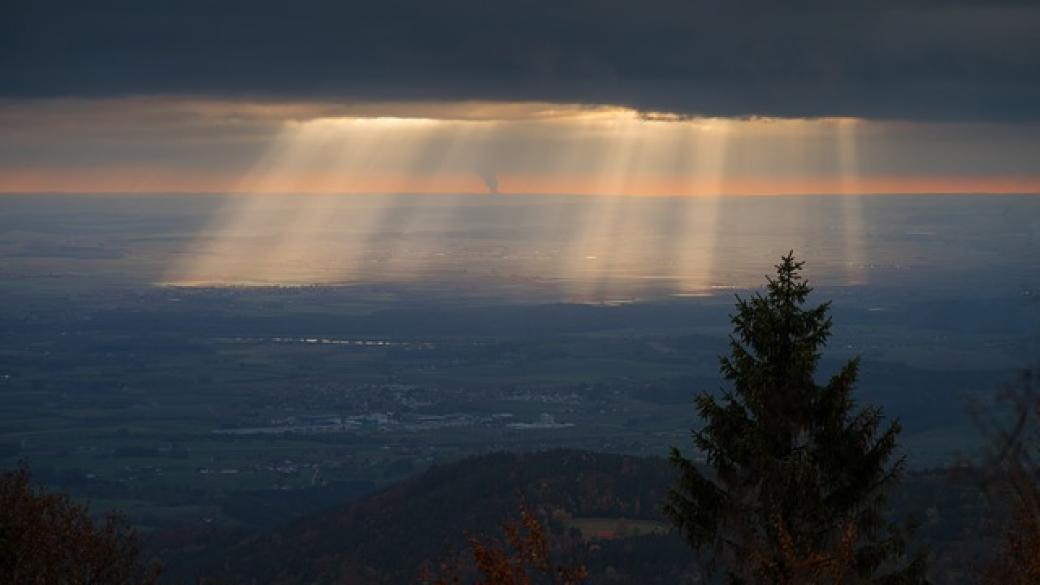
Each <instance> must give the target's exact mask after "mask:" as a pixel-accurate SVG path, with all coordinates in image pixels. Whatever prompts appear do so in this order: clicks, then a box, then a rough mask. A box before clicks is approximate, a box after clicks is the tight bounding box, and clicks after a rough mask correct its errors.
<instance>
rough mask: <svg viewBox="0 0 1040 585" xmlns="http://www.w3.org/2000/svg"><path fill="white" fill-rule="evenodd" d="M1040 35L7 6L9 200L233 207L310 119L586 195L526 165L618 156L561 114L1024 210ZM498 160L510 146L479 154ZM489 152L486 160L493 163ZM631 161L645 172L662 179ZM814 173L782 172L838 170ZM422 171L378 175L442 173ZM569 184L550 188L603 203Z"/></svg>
mask: <svg viewBox="0 0 1040 585" xmlns="http://www.w3.org/2000/svg"><path fill="white" fill-rule="evenodd" d="M1037 31H1040V3H1037V2H1029V1H1020V2H1016V1H992V0H989V1H959V2H958V1H943V2H939V1H935V2H930V1H914V0H898V1H897V0H876V1H872V2H836V1H833V0H831V1H818V2H817V1H805V2H802V1H794V2H776V1H775V0H730V1H726V2H708V1H697V0H693V1H690V0H674V1H662V0H653V1H642V2H622V1H619V0H575V1H562V0H555V1H549V0H526V1H512V2H491V1H487V0H464V1H448V2H431V1H428V0H381V1H372V2H358V1H347V2H344V1H340V2H313V1H305V2H272V1H269V0H252V1H249V2H214V1H212V0H210V1H205V2H202V1H194V0H182V1H176V2H174V1H170V2H146V1H142V0H127V1H117V2H109V1H96V2H73V1H56V0H34V1H32V2H18V3H14V4H13V5H12V6H8V7H6V8H5V10H4V14H3V18H0V71H2V72H3V74H2V75H0V190H2V191H19V190H29V191H32V190H76V187H77V185H79V186H81V187H82V188H83V189H84V190H105V189H134V188H140V189H143V190H174V191H177V190H186V191H206V190H220V189H227V188H232V186H233V185H234V184H236V177H240V176H241V175H243V174H244V173H247V172H248V171H249V169H251V168H253V167H254V166H255V164H256V162H257V160H259V159H262V158H264V157H265V156H266V157H267V160H270V158H271V157H270V153H271V150H272V149H277V148H279V144H281V146H283V147H284V142H285V141H286V140H290V141H298V140H299V139H300V137H299V133H298V132H297V133H296V134H292V133H291V132H289V133H287V132H288V131H287V125H292V124H299V123H302V122H306V121H308V120H313V119H317V118H322V117H342V116H419V117H433V118H438V119H443V120H448V121H453V123H456V126H455V127H454V129H447V130H445V129H443V128H442V129H441V130H440V131H439V133H437V134H436V136H433V137H432V138H431V137H430V136H427V137H426V138H424V140H425V142H424V145H425V146H424V147H430V148H443V143H444V140H445V139H447V140H449V141H451V142H452V143H453V144H456V145H457V150H459V151H460V152H467V151H472V152H474V153H477V154H481V153H483V154H481V156H480V157H478V158H481V160H479V161H476V162H472V164H470V163H469V162H467V163H466V164H462V163H459V164H461V165H462V166H466V165H467V164H468V165H469V166H471V167H479V169H478V170H477V171H475V172H476V176H477V177H478V179H479V178H480V177H481V176H483V177H484V179H487V178H488V177H489V176H490V175H495V176H497V175H498V174H505V175H509V174H510V173H512V174H513V175H515V176H514V179H517V180H519V175H521V174H523V173H527V174H528V175H529V176H527V179H526V180H527V182H526V183H524V184H526V185H528V186H530V185H533V184H535V183H533V182H532V181H533V180H534V178H536V176H540V177H541V179H539V180H542V181H543V183H545V182H546V181H548V182H550V183H551V182H552V178H551V176H550V175H552V174H553V173H556V175H557V176H560V177H562V175H563V174H567V173H568V172H570V174H571V175H575V174H580V173H577V171H574V172H571V171H573V169H567V168H561V165H560V164H558V160H557V162H556V163H551V161H542V163H537V159H538V157H532V156H526V155H525V157H520V156H519V154H518V153H524V152H529V151H532V150H538V149H539V146H538V145H539V144H543V143H545V144H549V147H547V148H545V149H544V150H543V154H546V155H547V156H548V155H551V156H554V157H556V158H557V159H558V158H559V157H560V156H565V154H566V153H571V154H572V151H574V150H576V149H577V150H581V151H584V152H585V153H595V152H597V149H598V151H602V152H603V153H606V152H607V151H609V150H610V148H611V146H610V144H614V147H615V150H616V147H617V142H616V141H615V142H610V140H611V139H610V138H609V137H607V138H604V140H606V141H607V142H606V143H600V144H599V146H597V145H596V144H597V143H596V142H595V140H594V139H589V138H588V137H587V136H585V137H573V136H572V137H571V138H567V139H564V140H563V141H564V142H566V143H567V144H566V146H565V147H564V146H560V141H561V139H559V135H561V134H568V135H573V134H574V133H575V132H579V131H583V130H582V129H583V128H584V130H587V127H585V126H581V125H575V122H574V120H573V117H568V116H559V115H557V114H556V113H554V114H553V115H551V116H548V117H550V118H553V119H554V120H557V121H558V122H559V125H557V126H551V125H549V126H547V125H546V122H545V121H544V120H542V121H540V122H537V123H535V122H531V120H530V118H531V116H532V115H542V114H540V113H539V112H544V111H545V110H546V109H552V107H551V105H552V104H556V105H557V106H555V108H556V109H564V110H567V109H572V108H579V109H580V108H593V109H594V108H601V109H611V110H615V111H618V112H641V113H643V114H646V113H649V112H657V113H669V114H674V115H677V117H690V118H724V119H735V118H763V117H764V118H783V119H818V118H826V119H836V118H843V119H844V118H854V119H857V120H858V121H859V124H858V125H857V126H856V129H857V130H856V133H855V134H856V137H855V138H853V139H852V140H853V144H854V145H855V146H856V148H855V152H854V154H855V155H856V156H857V157H858V158H859V159H861V160H857V161H856V164H855V165H854V166H855V168H856V173H857V174H859V175H861V177H860V178H866V179H869V178H870V177H872V176H873V177H875V178H876V179H877V180H878V181H880V180H882V179H884V180H889V179H892V178H893V177H916V178H917V179H918V180H923V179H921V178H922V177H928V178H931V179H935V178H936V177H941V178H943V180H944V181H946V183H947V184H948V183H950V182H951V181H953V180H956V179H958V178H960V179H962V180H964V181H967V182H970V181H975V183H973V185H974V186H975V187H973V189H970V190H975V188H979V189H982V190H985V186H986V181H987V180H989V181H990V183H991V184H992V185H993V190H1018V191H1022V190H1030V189H1032V186H1035V185H1037V184H1040V183H1038V182H1037V181H1036V177H1037V176H1038V175H1040V171H1038V166H1037V165H1038V159H1037V155H1036V154H1034V153H1036V152H1037V151H1038V149H1037V146H1038V145H1040V131H1038V128H1040V34H1038V33H1037ZM530 104H535V106H531V105H530ZM546 104H549V105H550V106H546ZM532 111H533V112H535V114H532ZM627 116H628V114H627V113H626V114H624V115H622V116H621V117H620V118H619V120H621V125H622V127H623V128H625V129H627V130H629V131H630V132H629V134H634V135H636V136H637V137H635V138H633V137H632V136H628V137H627V138H624V139H623V140H627V141H628V142H630V143H633V144H639V145H641V144H643V143H644V142H645V140H644V139H643V138H638V136H639V135H641V134H642V133H646V134H647V136H650V135H653V136H655V137H656V136H659V135H661V132H660V131H659V130H656V129H650V130H647V128H650V126H649V125H648V124H647V123H644V122H639V123H634V124H635V125H632V124H630V123H629V121H628V118H627ZM472 118H478V119H482V120H484V121H490V122H495V121H499V122H501V121H505V122H506V124H505V126H502V125H500V127H498V128H497V129H496V130H495V131H494V132H490V131H488V130H487V127H486V126H482V127H481V128H483V130H481V131H480V132H476V133H474V132H470V131H469V130H467V128H471V126H467V125H465V124H462V125H458V124H461V122H458V121H459V120H467V119H472ZM659 119H660V118H659ZM673 123H674V124H678V125H682V124H684V122H682V121H681V120H676V121H674V122H673ZM820 124H822V125H820V126H818V127H816V128H815V129H812V127H811V126H802V127H801V128H802V129H803V130H806V131H807V132H808V134H809V135H811V136H816V138H813V139H811V140H808V142H810V143H812V144H814V145H815V146H811V147H810V148H819V149H821V150H827V148H829V146H828V144H829V143H828V142H827V141H828V140H831V141H832V142H833V140H837V139H836V138H834V139H826V138H819V135H827V132H828V130H827V129H828V128H831V127H832V126H828V125H827V124H826V123H820ZM686 127H687V128H692V126H689V125H688V124H687V126H686ZM676 128H678V126H677V127H676ZM762 128H763V127H761V126H755V125H753V124H748V123H735V124H733V125H731V126H730V127H729V131H730V135H731V136H732V137H733V140H732V141H729V143H730V146H732V143H742V142H743V143H747V144H745V146H743V147H741V148H744V151H749V150H755V149H756V148H758V149H761V150H765V151H768V150H770V148H771V147H772V148H775V147H777V146H780V147H783V146H785V145H786V146H790V144H792V142H791V140H792V139H791V137H790V136H789V135H788V134H785V133H781V134H784V136H783V137H781V138H777V136H776V133H775V132H768V131H763V130H762ZM398 131H399V129H396V128H391V127H387V128H385V129H384V130H383V132H390V133H392V132H398ZM673 131H674V132H680V130H678V129H673ZM579 133H580V132H579ZM821 133H822V134H821ZM554 136H555V137H556V138H555V139H554ZM863 136H867V137H868V139H867V142H866V143H863V144H862V145H861V144H860V143H861V142H862V141H863V140H864V139H863ZM445 137H447V138H445ZM341 138H342V139H341V140H340V142H341V146H343V147H344V148H348V147H350V146H351V144H354V142H352V141H353V140H354V138H352V137H349V136H348V137H341ZM438 140H439V141H440V142H438ZM755 140H758V141H759V144H758V146H757V147H756V146H751V145H750V143H751V142H752V141H755ZM770 140H773V141H776V140H779V142H773V143H770V142H769V141H770ZM813 140H816V142H815V143H814V142H812V141H813ZM279 141H281V142H279ZM380 141H382V139H380ZM482 141H483V142H482ZM488 141H491V142H494V143H495V144H498V145H499V146H497V147H496V148H494V149H491V150H487V149H485V148H483V146H484V145H486V143H487V142H488ZM817 143H818V144H817ZM503 144H511V145H512V146H503ZM625 144H626V143H624V142H622V146H621V148H622V149H625V148H630V146H625ZM835 145H836V143H834V144H831V146H830V147H831V148H837V146H835ZM847 146H848V145H846V148H847ZM861 146H862V147H861ZM640 148H641V147H640ZM662 148H663V147H662ZM565 151H566V153H565ZM488 152H492V153H496V154H497V155H498V159H497V160H484V159H487V158H488V154H487V153H488ZM729 152H730V153H732V152H734V151H733V150H732V148H730V149H729ZM737 152H738V154H737V155H736V157H735V158H734V157H733V156H729V157H728V161H729V162H728V163H727V169H728V170H727V172H732V173H738V172H744V173H745V175H748V176H752V175H753V176H756V177H760V178H761V177H765V178H766V179H768V178H769V177H771V176H772V175H770V174H769V173H766V172H763V171H762V170H761V169H765V168H773V167H775V166H777V165H789V162H790V161H787V160H786V159H785V158H784V157H782V156H781V157H773V158H770V157H768V156H765V155H764V154H760V155H755V156H750V155H747V156H742V155H740V154H739V152H743V151H740V150H739V149H738V151H737ZM886 153H887V154H886ZM566 155H568V156H569V154H566ZM460 156H461V155H460ZM474 156H475V155H474ZM640 156H642V158H641V159H640V165H644V166H645V165H651V166H653V165H654V164H657V166H662V164H661V163H654V162H653V161H649V160H647V157H646V155H645V154H644V155H640ZM518 157H519V158H523V161H521V162H522V164H518V163H516V162H515V160H516V159H517V158H518ZM419 158H420V159H422V157H419ZM427 158H428V157H427ZM672 158H674V157H672ZM825 158H826V157H823V158H820V159H819V160H815V162H810V163H807V164H806V166H805V167H804V168H803V169H795V171H791V168H790V167H789V166H788V167H787V169H786V170H785V171H784V172H786V173H787V174H790V173H791V172H796V173H797V172H804V173H806V174H807V175H812V176H813V177H816V178H819V177H823V176H828V173H829V174H832V175H833V174H835V173H837V172H839V171H840V172H847V171H848V169H847V168H846V169H844V170H842V169H837V167H835V165H833V164H832V165H831V166H830V167H828V166H827V164H826V161H825V160H824V159H825ZM831 158H833V159H835V160H836V157H831ZM585 159H588V160H587V161H585V162H581V160H582V156H580V155H579V156H577V160H578V162H579V163H581V164H583V165H584V166H583V167H582V168H583V169H585V170H584V171H583V172H586V173H595V172H603V169H602V168H601V167H603V166H604V165H608V164H616V162H617V161H616V156H615V158H614V159H611V158H610V157H609V156H607V155H606V154H604V155H603V156H602V157H600V158H599V159H597V158H596V156H595V155H594V154H587V155H586V156H585ZM597 160H598V163H597V162H596V161H597ZM589 161H592V162H589ZM821 161H823V162H821ZM536 163H537V164H536ZM539 164H541V166H538V165H539ZM597 164H598V165H599V167H597ZM669 164H671V163H669ZM734 165H736V166H734ZM665 166H667V165H665ZM679 166H680V167H681V166H682V165H681V164H680V165H679ZM756 166H758V167H760V168H759V170H758V171H757V172H756V170H755V169H754V168H752V167H756ZM847 166H848V163H847V162H846V164H845V167H847ZM429 167H430V165H429V164H426V166H423V165H416V164H415V163H414V161H412V163H410V166H401V167H399V168H397V169H396V170H391V171H388V172H397V173H407V172H415V171H417V170H422V171H423V172H433V171H437V169H432V171H431V169H430V168H429ZM693 167H696V165H691V167H690V168H693ZM489 169H490V170H489ZM741 169H743V171H741ZM835 169H837V170H835ZM680 170H681V169H680ZM689 172H691V171H690V169H687V170H686V173H687V174H689ZM679 174H682V173H679ZM127 177H130V178H131V180H128V179H127ZM149 177H150V178H149ZM547 177H548V178H547ZM571 179H573V180H570V179H569V182H568V181H562V179H561V182H560V184H561V185H570V186H574V185H577V184H578V183H581V182H582V180H584V184H585V185H586V186H588V185H591V184H592V182H590V181H591V179H589V178H588V177H586V178H585V179H574V178H573V177H571ZM931 179H929V180H931ZM521 183H523V181H520V182H514V184H515V185H517V186H518V188H519V185H520V184H521ZM309 184H314V181H311V182H310V183H309ZM479 184H480V181H478V186H479ZM935 184H936V185H938V184H939V183H935ZM965 184H967V183H965ZM1011 184H1014V185H1017V187H1015V189H1007V188H1006V187H1007V186H1008V185H1011ZM999 185H1004V187H1005V188H1002V189H998V188H997V187H998V186H999ZM92 186H93V187H92ZM546 189H548V190H554V189H551V188H549V187H546ZM897 190H898V189H897Z"/></svg>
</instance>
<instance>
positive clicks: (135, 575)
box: [0, 467, 159, 585]
mask: <svg viewBox="0 0 1040 585" xmlns="http://www.w3.org/2000/svg"><path fill="white" fill-rule="evenodd" d="M158 577H159V570H158V567H156V566H153V565H149V564H146V563H144V562H142V560H141V553H140V549H139V547H138V544H137V538H136V536H135V534H134V531H133V530H132V529H131V527H130V526H129V525H128V524H127V522H126V520H125V519H123V518H122V517H121V516H117V515H109V516H108V517H106V518H105V520H104V521H103V522H101V523H100V524H95V523H94V522H93V521H92V520H91V518H90V515H89V514H88V513H87V510H86V508H85V507H83V506H81V505H79V504H76V503H73V502H72V501H71V500H70V499H69V497H68V496H66V495H58V494H50V493H47V492H45V491H43V490H42V489H40V488H35V487H33V486H32V485H31V483H30V478H29V472H28V471H27V470H26V469H25V468H24V467H23V468H20V469H17V470H14V471H10V472H6V473H3V474H0V583H4V584H5V585H53V584H67V585H80V584H82V585H154V584H155V583H157V581H158Z"/></svg>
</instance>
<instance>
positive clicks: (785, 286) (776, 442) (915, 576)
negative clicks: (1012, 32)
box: [665, 253, 925, 585]
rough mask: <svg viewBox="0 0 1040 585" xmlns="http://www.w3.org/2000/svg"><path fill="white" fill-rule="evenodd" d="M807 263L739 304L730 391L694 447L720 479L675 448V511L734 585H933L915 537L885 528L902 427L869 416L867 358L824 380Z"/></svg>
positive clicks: (823, 322) (824, 323)
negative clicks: (858, 390)
mask: <svg viewBox="0 0 1040 585" xmlns="http://www.w3.org/2000/svg"><path fill="white" fill-rule="evenodd" d="M802 266H803V263H802V262H798V261H796V260H795V258H794V254H793V253H790V254H788V255H786V256H784V257H783V258H781V260H780V263H779V264H778V265H777V266H776V276H775V277H772V278H770V277H767V280H768V286H767V288H766V293H765V294H764V295H763V294H761V293H756V294H754V295H753V296H752V297H751V298H748V299H742V298H739V297H738V300H737V313H736V314H735V315H733V316H732V318H731V319H732V323H733V329H734V332H733V335H732V336H731V337H730V355H729V356H728V357H723V358H721V368H720V369H721V373H722V375H723V377H724V378H725V379H726V380H727V381H728V382H729V384H730V387H731V389H729V390H725V391H723V392H722V394H721V397H718V398H717V397H715V396H713V395H711V394H708V393H702V394H700V395H699V396H697V398H696V406H697V411H698V413H699V415H700V417H701V419H702V420H703V421H704V426H703V428H701V429H700V430H696V431H694V432H693V443H694V446H695V447H696V449H697V450H698V451H699V452H700V453H703V454H704V455H705V457H706V459H707V464H708V466H709V467H710V468H711V473H710V474H706V473H704V472H702V471H701V469H700V468H698V466H697V465H695V464H694V462H693V461H691V460H690V459H688V458H686V457H684V456H683V455H682V454H681V453H680V452H679V450H678V449H673V450H672V457H671V458H672V462H673V463H674V464H675V465H676V466H677V467H678V469H679V472H680V477H679V480H678V481H677V483H676V485H675V486H674V487H673V488H672V489H671V490H670V492H669V495H668V501H667V504H666V507H665V512H666V514H667V515H668V517H669V518H670V519H671V520H672V522H673V523H674V524H675V525H676V526H677V527H678V528H679V529H680V530H681V531H682V533H683V535H684V536H685V537H686V539H687V541H688V542H689V543H690V545H691V546H692V547H693V548H695V549H697V550H698V551H700V552H702V553H704V554H705V556H706V557H708V558H710V559H711V562H710V564H709V569H710V570H712V571H714V572H717V573H720V574H721V575H723V576H724V578H725V579H726V580H727V581H728V582H729V583H733V584H738V583H739V584H750V583H762V584H796V583H797V584H800V585H806V584H821V585H822V584H831V583H864V582H865V583H921V582H924V572H925V562H924V556H923V554H920V555H916V556H914V557H912V558H907V556H906V554H905V550H906V544H907V542H906V540H907V536H908V532H909V529H908V528H906V527H902V526H899V525H896V524H894V523H891V522H889V521H888V520H887V519H886V508H887V501H886V495H887V493H888V491H889V490H890V489H891V487H892V486H893V485H894V484H895V482H896V481H897V480H898V478H899V476H900V473H901V471H902V468H903V461H902V459H896V460H895V461H893V458H894V456H895V449H896V438H897V436H898V434H899V432H900V427H899V424H898V423H897V422H892V423H890V424H888V425H887V426H883V425H882V419H883V417H882V413H881V411H880V409H878V408H874V407H865V408H857V406H856V403H855V401H854V399H853V389H854V386H855V382H856V378H857V373H858V366H859V360H858V358H857V359H853V360H849V361H848V362H847V363H846V364H845V365H844V367H842V368H841V370H840V371H839V372H838V373H837V374H836V375H834V376H833V377H832V378H831V379H830V380H829V381H828V382H827V383H826V384H824V385H818V384H817V383H816V382H815V379H814V377H815V373H816V369H817V366H818V364H819V362H820V358H821V353H822V350H823V347H824V346H825V344H826V342H827V339H828V337H829V336H830V330H831V319H830V317H829V316H828V311H829V308H830V304H829V303H824V304H821V305H818V306H816V307H808V308H807V307H806V306H805V305H806V301H807V299H808V296H809V293H810V292H811V291H812V288H811V287H810V286H809V284H808V283H807V282H806V281H805V280H804V279H803V277H802V275H801V271H802Z"/></svg>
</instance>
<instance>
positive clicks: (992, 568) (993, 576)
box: [979, 370, 1040, 585]
mask: <svg viewBox="0 0 1040 585" xmlns="http://www.w3.org/2000/svg"><path fill="white" fill-rule="evenodd" d="M1036 375H1037V374H1036V372H1034V371H1029V370H1027V371H1025V372H1023V373H1022V377H1021V378H1020V379H1019V381H1018V383H1017V384H1015V385H1012V386H1011V387H1009V388H1007V390H1006V391H1005V393H1004V394H1003V396H1002V399H1003V400H1002V402H1003V403H1004V404H1006V405H1008V406H1010V408H1011V414H1012V415H1013V416H1012V417H1011V418H1010V421H1008V420H1007V419H1005V418H1003V417H995V418H982V419H980V420H979V422H980V426H981V427H982V429H983V431H984V432H986V433H987V434H988V435H989V440H990V445H991V446H992V447H993V449H994V453H993V460H992V462H991V464H990V465H989V466H988V469H989V474H988V476H987V477H986V478H985V480H986V482H985V487H986V488H987V491H988V492H989V494H990V496H991V497H992V498H993V499H994V500H996V503H997V504H998V506H999V507H1001V508H1005V509H1006V510H1007V511H1008V513H1009V518H1008V521H1007V524H1006V526H1005V527H1004V534H1003V546H1002V547H1001V549H1000V550H999V551H998V552H997V555H996V557H995V558H994V559H993V560H992V562H991V563H990V564H989V566H987V567H986V568H985V570H984V572H983V580H984V581H985V582H986V583H992V584H993V585H998V584H999V585H1027V584H1035V583H1040V461H1038V459H1037V458H1038V457H1040V452H1038V448H1040V389H1038V388H1037V387H1036V382H1035V376H1036Z"/></svg>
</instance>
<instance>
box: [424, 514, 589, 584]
mask: <svg viewBox="0 0 1040 585" xmlns="http://www.w3.org/2000/svg"><path fill="white" fill-rule="evenodd" d="M502 533H503V535H504V536H505V539H504V540H492V539H487V538H477V537H473V536H470V537H468V538H467V539H466V540H467V542H468V544H469V552H470V555H471V556H472V559H471V560H472V563H473V567H472V568H473V569H474V570H475V572H476V573H477V574H478V575H479V576H478V577H476V578H475V579H472V580H469V579H463V577H462V576H461V575H462V573H463V572H464V568H463V566H462V562H461V559H458V558H456V559H453V560H451V561H446V562H442V563H440V566H439V568H438V569H439V572H437V573H435V572H434V571H433V570H432V569H430V568H429V567H426V568H424V570H423V573H422V575H421V576H420V581H421V582H422V583H424V584H425V585H459V584H461V583H463V582H467V583H468V582H472V583H473V584H474V585H534V584H536V583H539V584H553V585H578V584H579V583H582V582H583V581H584V580H585V578H586V577H587V576H588V571H587V570H586V569H585V567H584V566H583V565H573V566H569V565H560V564H554V563H553V561H552V559H551V554H550V553H551V550H550V542H549V537H548V535H547V534H546V531H545V527H544V526H542V523H541V522H539V521H538V518H536V517H535V515H534V514H533V513H532V512H531V510H530V508H528V507H527V504H526V503H523V504H521V507H520V519H519V521H510V522H505V523H504V524H502Z"/></svg>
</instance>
